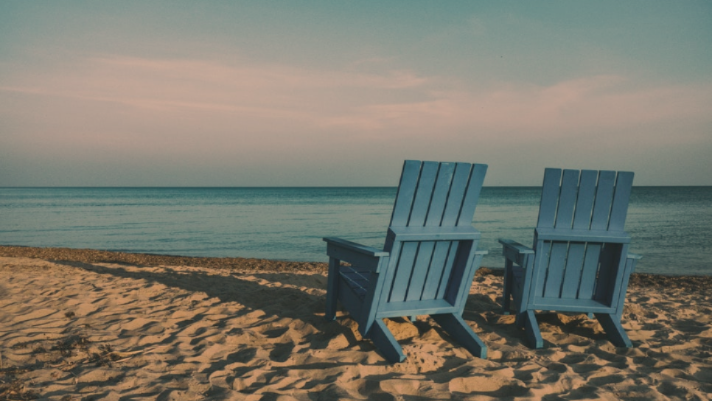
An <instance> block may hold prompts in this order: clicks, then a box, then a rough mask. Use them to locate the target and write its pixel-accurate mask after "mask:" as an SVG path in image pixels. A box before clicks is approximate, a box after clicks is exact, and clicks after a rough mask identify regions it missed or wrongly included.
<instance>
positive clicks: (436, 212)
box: [425, 163, 455, 227]
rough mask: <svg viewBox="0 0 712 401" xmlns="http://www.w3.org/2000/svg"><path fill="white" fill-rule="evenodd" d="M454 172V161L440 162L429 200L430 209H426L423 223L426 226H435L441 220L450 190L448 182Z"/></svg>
mask: <svg viewBox="0 0 712 401" xmlns="http://www.w3.org/2000/svg"><path fill="white" fill-rule="evenodd" d="M454 172H455V163H440V168H439V169H438V177H437V181H436V182H435V187H434V188H433V197H432V199H431V201H430V210H428V218H427V220H426V221H425V225H426V226H428V227H437V226H439V225H440V223H442V221H443V213H444V212H445V205H446V203H447V198H448V197H447V195H448V193H449V192H450V184H452V176H453V173H454Z"/></svg>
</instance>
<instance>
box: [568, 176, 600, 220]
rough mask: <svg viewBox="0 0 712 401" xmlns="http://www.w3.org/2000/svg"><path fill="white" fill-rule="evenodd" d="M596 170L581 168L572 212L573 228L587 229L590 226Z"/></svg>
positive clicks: (594, 194)
mask: <svg viewBox="0 0 712 401" xmlns="http://www.w3.org/2000/svg"><path fill="white" fill-rule="evenodd" d="M597 178H598V171H594V170H582V171H581V179H580V181H579V190H578V199H577V200H576V212H575V214H574V230H587V229H589V228H591V213H592V212H593V200H594V198H595V196H596V179H597Z"/></svg>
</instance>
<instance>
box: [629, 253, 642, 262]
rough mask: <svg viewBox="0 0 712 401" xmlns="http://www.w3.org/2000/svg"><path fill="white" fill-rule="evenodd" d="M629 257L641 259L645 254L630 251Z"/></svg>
mask: <svg viewBox="0 0 712 401" xmlns="http://www.w3.org/2000/svg"><path fill="white" fill-rule="evenodd" d="M626 258H628V259H635V260H640V259H642V258H643V255H639V254H637V253H630V252H628V256H626Z"/></svg>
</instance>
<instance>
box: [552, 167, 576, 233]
mask: <svg viewBox="0 0 712 401" xmlns="http://www.w3.org/2000/svg"><path fill="white" fill-rule="evenodd" d="M578 178H579V172H578V171H577V170H564V176H563V178H562V179H561V193H560V194H559V206H558V208H557V210H556V223H555V227H556V228H571V226H572V222H573V217H574V206H575V205H576V196H577V195H578Z"/></svg>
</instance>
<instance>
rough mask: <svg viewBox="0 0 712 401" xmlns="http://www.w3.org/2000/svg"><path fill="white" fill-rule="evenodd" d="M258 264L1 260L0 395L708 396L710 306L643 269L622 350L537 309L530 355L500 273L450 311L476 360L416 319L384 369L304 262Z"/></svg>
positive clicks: (402, 329)
mask: <svg viewBox="0 0 712 401" xmlns="http://www.w3.org/2000/svg"><path fill="white" fill-rule="evenodd" d="M28 249H30V248H28ZM32 249H37V248H32ZM87 252H88V251H87ZM0 253H1V249H0ZM68 253H71V252H68ZM54 256H58V255H54ZM140 257H141V256H140V255H139V256H136V258H140ZM76 259H79V260H76ZM137 260H138V259H137ZM265 263H266V266H264V267H263V268H261V269H257V268H246V269H237V268H232V269H214V268H208V267H196V266H186V265H170V264H166V265H150V264H146V263H135V264H131V263H128V262H123V261H116V260H115V261H114V262H106V261H104V262H102V261H93V262H92V261H88V260H86V259H82V258H80V257H75V258H71V257H67V254H65V257H64V258H58V257H52V255H48V254H45V255H44V259H40V258H26V257H0V357H1V359H0V400H2V399H34V398H39V399H48V400H89V399H108V400H112V399H115V400H118V399H124V397H126V399H146V400H154V399H159V400H199V399H215V400H222V399H235V400H243V399H245V400H321V399H323V400H335V399H374V400H418V399H463V400H464V399H477V400H487V399H510V400H513V399H539V398H545V399H552V400H553V399H611V400H613V399H640V400H643V399H645V400H649V399H709V398H710V397H712V299H711V298H710V297H711V294H710V293H709V288H710V287H705V286H699V280H696V279H692V280H691V281H689V282H687V281H684V280H682V281H681V280H680V279H675V282H676V283H677V285H668V286H666V285H659V284H660V283H662V281H661V280H664V278H662V279H659V278H658V277H657V276H656V278H655V279H651V280H658V281H659V282H657V281H656V282H654V283H647V284H648V285H645V284H646V283H644V282H642V283H637V285H636V286H633V287H632V288H631V289H630V290H629V293H628V298H627V304H626V310H625V313H624V316H623V326H624V327H625V328H626V330H627V331H628V334H629V336H630V338H631V340H632V341H633V343H634V345H635V347H634V348H632V349H621V348H616V347H614V346H612V345H611V344H610V343H609V342H608V341H607V340H606V338H605V335H604V334H603V332H602V330H601V327H600V325H599V324H598V323H597V322H596V321H595V320H589V319H588V318H587V317H586V315H582V314H556V313H549V314H542V315H540V326H541V329H542V334H543V336H544V339H545V348H544V349H541V350H532V349H530V348H528V347H527V346H526V345H525V344H524V343H523V341H524V333H523V332H522V331H520V330H517V329H516V328H515V327H514V324H513V319H514V318H513V317H512V316H504V315H501V314H500V309H501V307H500V303H501V298H500V297H501V290H502V278H501V277H498V276H495V275H479V276H478V277H476V279H475V282H474V283H473V286H472V288H471V292H470V297H469V299H468V302H467V305H466V308H465V313H464V315H463V317H464V318H465V320H466V321H467V322H468V323H469V324H470V325H471V327H472V328H473V330H474V331H475V332H476V333H477V334H478V335H479V336H480V338H482V340H483V341H484V342H485V343H486V344H487V346H488V347H489V357H488V359H487V360H482V359H479V358H475V357H473V356H471V355H470V354H469V353H468V352H467V351H465V350H464V349H462V348H461V347H459V346H458V345H457V344H455V343H453V342H452V341H451V340H450V338H449V337H448V336H447V334H445V333H444V332H443V331H442V330H441V329H440V328H439V326H438V325H437V324H436V323H435V322H433V321H432V320H431V319H430V318H428V317H423V316H421V317H419V318H418V320H417V321H416V322H415V323H411V322H409V321H407V320H405V319H392V320H388V321H387V324H388V326H389V328H390V329H391V330H392V331H393V333H394V335H395V336H396V337H397V338H398V339H399V341H400V343H401V345H402V346H403V350H404V352H405V354H406V355H407V357H408V359H407V360H406V361H405V362H403V363H400V364H395V365H390V364H388V363H386V362H385V361H384V359H383V358H382V356H381V355H380V354H379V353H378V352H377V351H376V350H375V348H374V347H373V345H372V344H371V343H370V341H368V340H363V339H362V338H361V336H360V335H359V334H358V331H357V326H356V324H355V323H354V322H353V320H351V319H350V318H349V317H348V315H347V314H345V313H343V312H340V313H338V314H337V318H336V320H335V321H333V322H327V321H325V320H324V318H323V316H324V313H323V309H324V302H325V293H326V291H325V288H326V276H325V274H324V273H323V272H322V271H321V269H320V268H319V267H318V266H317V264H314V265H315V267H313V268H311V269H310V268H303V269H301V270H294V271H291V272H290V271H285V270H280V268H277V269H271V270H270V269H269V261H267V262H265ZM282 263H290V262H282ZM701 280H703V281H704V279H701Z"/></svg>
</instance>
